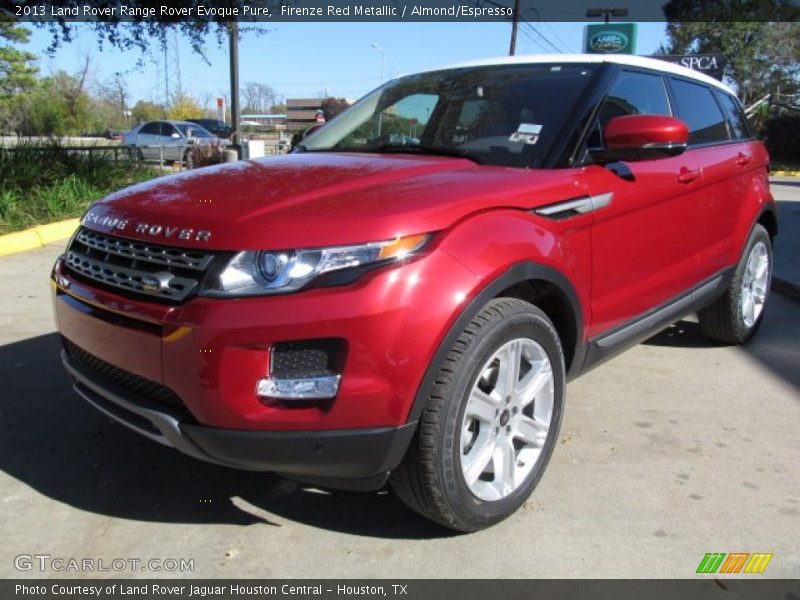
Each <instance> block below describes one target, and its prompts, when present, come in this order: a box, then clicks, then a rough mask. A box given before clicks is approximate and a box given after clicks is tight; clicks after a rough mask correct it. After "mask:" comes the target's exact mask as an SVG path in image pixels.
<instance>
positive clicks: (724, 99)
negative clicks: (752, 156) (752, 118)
mask: <svg viewBox="0 0 800 600" xmlns="http://www.w3.org/2000/svg"><path fill="white" fill-rule="evenodd" d="M714 93H715V94H716V95H717V100H719V104H720V106H722V110H723V112H724V113H725V117H726V118H727V119H728V125H729V126H730V128H731V137H733V139H735V140H746V139H749V138H751V137H752V136H751V135H750V128H749V127H748V126H747V117H745V115H744V111H743V110H742V107H741V106H739V103H738V102H737V101H736V100H735V99H734V98H733V97H731V96H730V95H729V94H725V93H723V92H720V91H715V92H714Z"/></svg>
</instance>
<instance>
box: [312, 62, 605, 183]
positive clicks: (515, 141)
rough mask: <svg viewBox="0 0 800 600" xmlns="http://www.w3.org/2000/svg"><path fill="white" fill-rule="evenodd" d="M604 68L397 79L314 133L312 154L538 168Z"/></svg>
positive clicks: (542, 67)
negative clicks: (411, 156)
mask: <svg viewBox="0 0 800 600" xmlns="http://www.w3.org/2000/svg"><path fill="white" fill-rule="evenodd" d="M596 68H597V67H596V65H585V64H574V63H566V64H534V65H531V64H528V65H493V66H486V67H471V68H463V69H452V70H447V71H434V72H431V73H421V74H418V75H411V76H408V77H403V78H401V79H398V80H395V81H392V82H390V83H388V84H386V85H385V86H383V87H380V88H378V89H377V90H375V91H373V92H371V93H370V94H368V95H367V96H365V97H364V98H362V99H361V100H360V101H359V102H357V103H356V104H354V105H353V106H352V107H351V108H349V109H348V110H347V111H345V112H344V113H342V114H341V115H339V116H338V117H337V118H336V119H334V120H332V121H331V122H330V123H328V124H327V125H325V126H324V127H322V128H321V129H320V130H319V131H318V132H317V133H315V134H314V135H312V136H309V137H308V138H307V139H305V140H304V141H303V142H302V144H300V150H301V151H303V150H305V151H309V152H325V151H327V152H385V153H389V152H398V153H426V154H443V155H452V156H464V157H466V158H469V159H472V160H474V161H476V162H479V163H482V164H492V165H503V166H509V167H537V166H539V165H540V164H541V162H542V160H543V158H544V157H545V156H546V154H547V151H548V149H549V147H550V146H551V144H552V142H553V141H554V140H555V139H556V137H557V136H558V135H559V132H560V131H561V129H562V127H563V126H564V123H565V120H566V119H567V117H568V115H569V112H570V109H571V107H572V106H573V105H574V104H575V102H576V101H577V100H578V98H579V97H580V96H581V94H582V93H583V91H584V90H585V88H586V87H587V85H588V83H589V80H590V79H591V76H592V74H593V73H594V70H595V69H596Z"/></svg>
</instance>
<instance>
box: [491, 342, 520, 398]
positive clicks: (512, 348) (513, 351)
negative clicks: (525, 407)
mask: <svg viewBox="0 0 800 600" xmlns="http://www.w3.org/2000/svg"><path fill="white" fill-rule="evenodd" d="M521 350H522V346H521V344H520V343H519V341H518V340H514V341H513V342H511V343H510V344H508V345H507V346H506V347H505V349H504V351H503V352H502V353H501V354H500V355H499V356H498V358H499V359H500V368H499V370H498V373H497V388H498V390H497V391H498V392H499V393H500V394H501V395H502V396H503V397H508V396H511V395H512V394H513V393H514V388H515V387H516V385H517V381H519V363H520V360H521V357H522V355H521Z"/></svg>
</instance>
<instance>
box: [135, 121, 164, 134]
mask: <svg viewBox="0 0 800 600" xmlns="http://www.w3.org/2000/svg"><path fill="white" fill-rule="evenodd" d="M139 133H142V134H145V135H159V134H160V133H161V126H160V124H159V123H145V124H144V125H142V128H141V129H140V130H139Z"/></svg>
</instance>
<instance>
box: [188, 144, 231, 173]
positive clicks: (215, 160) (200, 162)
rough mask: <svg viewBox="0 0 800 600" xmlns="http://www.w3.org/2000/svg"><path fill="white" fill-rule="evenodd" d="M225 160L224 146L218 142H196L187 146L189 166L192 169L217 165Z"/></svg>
mask: <svg viewBox="0 0 800 600" xmlns="http://www.w3.org/2000/svg"><path fill="white" fill-rule="evenodd" d="M224 162H225V146H223V145H222V144H220V143H219V142H214V143H212V144H197V145H195V146H192V147H191V148H189V166H190V168H192V169H199V168H200V167H208V166H211V165H218V164H221V163H224Z"/></svg>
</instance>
